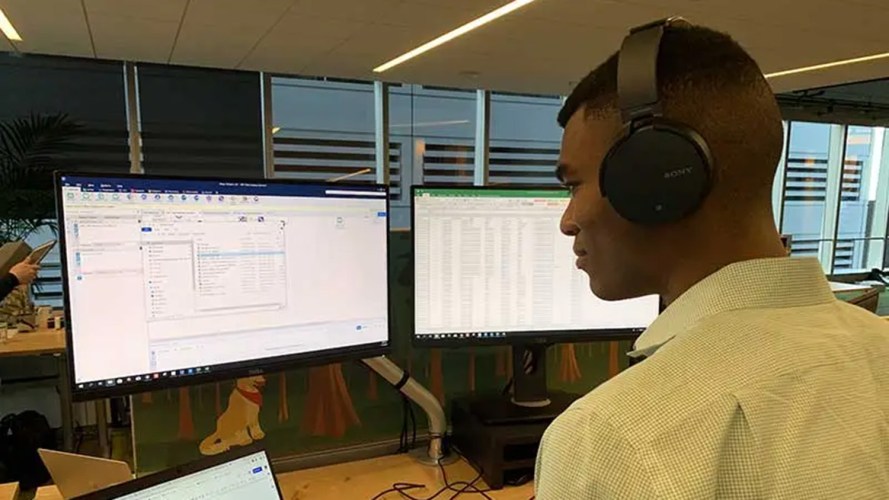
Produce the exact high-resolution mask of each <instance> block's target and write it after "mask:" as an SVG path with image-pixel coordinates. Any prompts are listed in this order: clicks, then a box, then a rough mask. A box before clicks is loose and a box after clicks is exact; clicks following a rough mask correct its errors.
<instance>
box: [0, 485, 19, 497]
mask: <svg viewBox="0 0 889 500" xmlns="http://www.w3.org/2000/svg"><path fill="white" fill-rule="evenodd" d="M18 494H19V483H3V484H0V500H15V498H16V497H17V496H18Z"/></svg>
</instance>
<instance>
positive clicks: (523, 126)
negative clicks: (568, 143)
mask: <svg viewBox="0 0 889 500" xmlns="http://www.w3.org/2000/svg"><path fill="white" fill-rule="evenodd" d="M561 106H562V100H561V98H560V97H553V96H531V95H520V94H504V93H494V94H492V95H491V144H490V175H489V182H490V184H491V185H502V186H529V187H533V186H558V185H559V182H558V180H557V179H556V176H555V166H556V163H557V162H558V159H559V147H560V141H561V137H562V129H561V128H560V127H559V125H558V123H557V122H556V118H557V116H558V114H559V109H561Z"/></svg>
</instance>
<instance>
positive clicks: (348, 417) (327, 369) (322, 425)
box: [302, 363, 361, 437]
mask: <svg viewBox="0 0 889 500" xmlns="http://www.w3.org/2000/svg"><path fill="white" fill-rule="evenodd" d="M308 378H309V391H308V394H307V397H306V410H305V412H304V413H303V420H302V429H303V431H304V432H306V433H308V434H311V435H313V436H331V437H342V436H343V435H345V434H346V431H347V430H348V429H349V427H352V426H355V425H361V420H360V419H359V418H358V414H357V413H355V407H354V406H353V404H352V396H350V395H349V390H348V388H347V387H346V381H345V379H344V378H343V369H342V365H340V364H338V363H337V364H332V365H327V366H319V367H314V368H309V377H308Z"/></svg>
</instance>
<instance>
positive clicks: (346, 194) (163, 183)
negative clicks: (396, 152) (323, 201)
mask: <svg viewBox="0 0 889 500" xmlns="http://www.w3.org/2000/svg"><path fill="white" fill-rule="evenodd" d="M61 182H62V187H74V188H79V189H80V190H81V191H83V192H94V193H151V194H183V195H238V196H297V197H307V198H349V199H362V198H367V199H381V198H383V199H385V197H386V195H387V194H388V189H387V188H386V186H366V187H365V186H348V187H347V186H337V187H336V189H332V186H331V185H330V184H321V183H319V184H301V183H300V184H296V183H286V182H231V181H212V180H193V179H153V178H145V179H136V178H120V177H117V178H115V177H81V176H75V175H66V176H63V177H62V178H61Z"/></svg>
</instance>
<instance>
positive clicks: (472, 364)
mask: <svg viewBox="0 0 889 500" xmlns="http://www.w3.org/2000/svg"><path fill="white" fill-rule="evenodd" d="M467 377H468V378H469V392H475V349H471V350H470V351H469V373H468V374H467Z"/></svg>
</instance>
